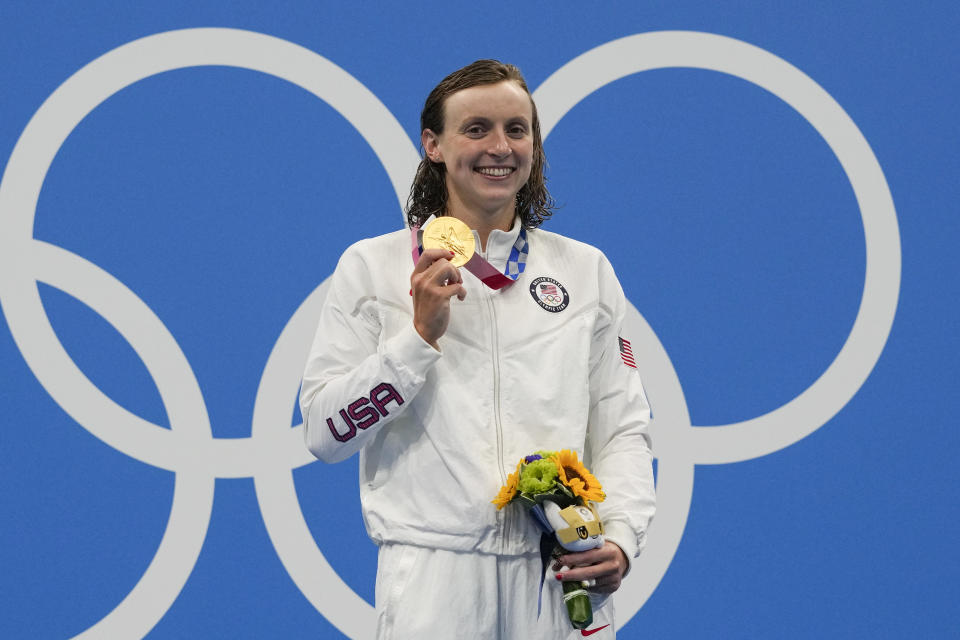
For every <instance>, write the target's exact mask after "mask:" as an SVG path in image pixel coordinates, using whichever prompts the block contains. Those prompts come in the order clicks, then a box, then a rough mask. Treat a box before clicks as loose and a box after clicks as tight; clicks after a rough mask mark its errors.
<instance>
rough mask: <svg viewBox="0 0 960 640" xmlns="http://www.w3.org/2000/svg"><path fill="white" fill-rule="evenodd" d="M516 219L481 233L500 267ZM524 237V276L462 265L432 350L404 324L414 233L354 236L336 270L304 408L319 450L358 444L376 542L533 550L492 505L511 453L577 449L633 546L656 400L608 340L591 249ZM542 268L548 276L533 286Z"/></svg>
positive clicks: (520, 528)
mask: <svg viewBox="0 0 960 640" xmlns="http://www.w3.org/2000/svg"><path fill="white" fill-rule="evenodd" d="M519 230H520V225H519V222H517V223H515V224H514V228H513V229H512V230H511V231H509V232H504V231H493V232H492V233H491V234H490V237H489V239H488V242H487V244H488V246H487V255H486V257H487V259H488V260H489V261H490V262H491V263H492V264H493V265H494V266H495V267H497V268H498V269H501V270H502V269H503V268H504V266H505V263H506V260H507V256H508V255H509V252H510V248H511V247H512V245H513V243H514V241H515V240H516V237H517V234H518V233H519ZM528 241H529V244H530V252H529V257H528V259H527V263H526V269H525V272H524V273H523V274H521V275H520V277H519V279H518V280H517V282H516V283H514V284H512V285H510V286H508V287H506V288H504V289H501V290H499V291H494V290H491V289H489V288H487V287H486V286H485V285H483V284H482V283H481V282H480V281H479V280H478V279H477V278H475V277H474V276H473V275H472V274H470V273H468V272H467V271H465V270H464V271H463V280H464V287H465V288H466V290H467V297H466V299H465V300H463V301H459V300H457V299H456V298H453V299H452V300H451V311H450V325H449V328H448V329H447V332H446V333H445V334H444V335H443V336H442V337H441V338H440V340H439V345H440V348H441V351H439V352H438V351H436V350H435V349H433V348H432V347H431V346H430V345H429V344H427V343H426V342H424V340H423V339H422V338H421V337H420V335H419V334H418V333H417V332H416V330H415V329H414V328H413V305H412V300H411V297H410V294H409V290H410V273H411V272H412V270H413V261H412V258H411V252H410V246H411V244H410V232H409V231H407V230H402V231H397V232H394V233H390V234H387V235H384V236H380V237H377V238H372V239H368V240H363V241H361V242H358V243H356V244H354V245H353V246H351V247H350V248H349V249H347V251H346V252H345V253H344V254H343V256H342V257H341V259H340V262H339V264H338V265H337V269H336V271H335V272H334V275H333V279H332V283H331V286H330V289H329V292H328V294H327V299H326V303H325V306H324V309H323V312H322V314H321V318H320V325H319V327H318V329H317V334H316V338H315V340H314V343H313V347H312V349H311V352H310V356H309V358H308V361H307V366H306V371H305V373H304V376H303V387H302V390H301V393H300V407H301V412H302V414H303V418H304V434H305V438H306V444H307V447H308V448H309V449H310V451H311V452H313V454H314V455H316V456H317V457H318V458H320V459H321V460H324V461H326V462H338V461H340V460H343V459H345V458H347V457H349V456H351V455H353V454H354V453H355V452H357V451H359V452H360V498H361V502H362V508H363V517H364V522H365V524H366V528H367V532H368V534H369V535H370V537H371V539H373V541H374V542H376V543H377V544H380V543H383V542H398V543H403V544H414V545H420V546H428V547H436V548H442V549H450V550H457V551H479V552H483V553H499V554H511V555H513V554H521V553H536V552H537V550H538V543H539V539H540V536H539V531H538V530H537V529H536V527H535V525H534V524H533V521H532V520H533V519H532V518H531V517H530V516H529V515H528V514H527V513H524V510H523V509H522V508H521V507H519V506H517V505H508V506H507V507H506V508H504V509H502V510H500V511H497V509H496V507H495V506H494V505H493V504H491V502H490V501H491V500H492V499H493V498H494V496H496V495H497V491H498V490H499V488H500V487H501V485H503V484H505V483H506V480H507V474H509V473H511V472H513V471H514V468H515V467H516V464H517V461H518V460H519V459H520V458H521V457H523V456H525V455H528V454H530V453H533V452H534V451H536V450H540V449H550V450H560V449H574V450H576V451H578V452H580V454H581V456H582V458H583V459H584V461H585V463H586V465H587V466H588V468H589V469H590V470H591V471H592V472H593V474H594V475H595V476H596V477H597V479H598V480H599V481H600V483H601V484H602V485H603V488H604V491H605V493H606V494H607V499H606V501H604V502H602V503H600V504H599V505H598V510H599V512H600V515H601V517H602V518H603V521H604V525H605V528H606V537H607V538H608V539H609V540H611V541H613V542H615V543H616V544H617V545H619V546H620V547H621V548H622V549H623V550H624V552H625V554H626V556H627V558H632V557H635V556H636V555H638V554H639V552H640V549H641V548H642V547H643V543H644V536H645V531H646V528H647V525H648V523H649V521H650V519H651V518H652V517H653V512H654V486H653V473H652V468H651V462H652V458H651V453H650V440H649V436H648V435H647V423H648V421H649V416H650V411H649V406H648V404H647V400H646V397H645V395H644V392H643V388H642V386H641V383H640V377H639V375H638V373H637V370H636V369H635V368H633V367H631V366H628V365H627V364H626V363H625V361H624V359H623V357H622V355H621V346H620V343H619V342H618V334H619V330H620V324H621V321H622V319H623V315H624V307H625V300H624V296H623V291H622V290H621V288H620V284H619V282H618V281H617V278H616V276H615V275H614V273H613V269H612V267H611V266H610V263H609V262H608V261H607V259H606V257H605V256H604V255H603V254H602V253H601V252H600V251H598V250H597V249H595V248H593V247H590V246H588V245H585V244H583V243H580V242H576V241H574V240H570V239H568V238H564V237H562V236H559V235H557V234H554V233H550V232H547V231H543V230H531V231H528ZM477 247H478V250H479V247H480V244H479V241H478V242H477ZM543 277H546V278H549V279H552V281H551V280H541V281H540V284H537V285H536V286H532V285H534V283H535V281H536V280H537V278H543ZM550 285H553V286H550ZM541 294H543V295H544V296H545V297H546V299H547V300H548V303H546V304H545V305H544V304H541V303H540V302H538V296H539V295H541ZM550 296H552V297H550ZM563 297H565V298H566V300H567V303H566V305H564V304H563V302H562V301H561V298H563ZM549 309H553V310H552V311H551V310H549ZM557 309H562V310H559V311H558V310H557Z"/></svg>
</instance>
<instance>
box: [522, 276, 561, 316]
mask: <svg viewBox="0 0 960 640" xmlns="http://www.w3.org/2000/svg"><path fill="white" fill-rule="evenodd" d="M530 295H531V296H533V299H534V300H536V301H537V304H539V305H540V306H541V307H543V308H544V309H546V310H547V311H549V312H551V313H559V312H560V311H563V310H564V309H566V308H567V305H568V304H570V294H568V293H567V290H566V289H565V288H564V286H563V285H562V284H560V283H559V282H557V281H556V280H554V279H553V278H547V277H540V278H536V279H535V280H534V281H533V282H531V283H530Z"/></svg>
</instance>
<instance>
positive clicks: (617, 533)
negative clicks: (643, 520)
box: [603, 520, 640, 576]
mask: <svg viewBox="0 0 960 640" xmlns="http://www.w3.org/2000/svg"><path fill="white" fill-rule="evenodd" d="M603 538H604V540H609V541H610V542H612V543H614V544H615V545H617V546H618V547H620V549H621V550H622V551H623V555H625V556H626V557H627V570H626V571H624V573H623V575H624V576H626V575H627V574H628V573H630V568H631V567H633V559H634V558H636V557H637V556H639V555H640V545H639V544H638V541H637V534H636V533H635V532H634V531H633V528H632V527H630V526H629V525H628V524H626V523H624V522H621V521H619V520H612V521H610V522H604V523H603Z"/></svg>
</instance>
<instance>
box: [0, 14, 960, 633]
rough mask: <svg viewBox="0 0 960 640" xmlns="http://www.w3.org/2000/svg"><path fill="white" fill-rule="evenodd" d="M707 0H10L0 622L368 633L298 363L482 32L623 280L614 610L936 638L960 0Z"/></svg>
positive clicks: (947, 614)
mask: <svg viewBox="0 0 960 640" xmlns="http://www.w3.org/2000/svg"><path fill="white" fill-rule="evenodd" d="M719 4H720V3H707V2H689V3H672V4H671V6H669V7H668V6H662V5H655V4H652V3H633V4H629V5H626V4H624V5H619V4H615V3H580V4H576V5H574V4H569V5H562V4H558V3H549V4H548V3H529V4H525V5H521V6H508V7H491V6H489V5H481V6H466V5H465V6H463V7H458V8H453V7H451V6H450V5H449V3H436V2H426V3H419V4H418V7H417V8H415V9H409V8H399V7H383V6H380V5H375V4H369V5H368V4H363V3H360V4H355V5H351V6H350V7H346V6H339V5H333V4H330V5H325V4H322V3H314V2H305V1H299V0H292V1H290V2H285V3H281V4H280V6H279V7H270V6H268V5H267V4H266V3H262V4H259V3H251V2H238V3H230V4H229V5H228V4H227V3H223V6H217V4H207V5H206V6H204V5H201V6H194V4H192V3H183V2H171V3H164V4H163V5H162V6H151V7H149V8H147V7H143V8H134V7H131V6H128V3H122V2H104V1H99V0H95V1H93V2H88V3H83V4H82V5H81V4H79V3H77V4H76V5H72V4H69V3H48V4H44V5H38V6H36V7H34V6H31V7H29V8H28V7H27V6H26V4H25V3H23V4H22V3H12V2H5V3H3V4H2V5H0V36H2V37H0V60H2V63H3V64H2V65H0V88H2V92H0V167H2V169H3V178H2V183H0V304H2V309H3V315H2V316H0V318H2V319H0V363H2V376H3V377H2V387H0V412H2V414H0V415H2V427H3V428H2V431H0V433H2V436H0V438H2V439H0V443H2V448H0V453H2V460H3V462H2V481H3V482H2V489H0V492H2V493H0V495H2V498H3V502H2V505H3V518H4V519H3V526H2V527H0V542H2V544H0V558H2V561H0V567H2V570H0V589H2V591H0V612H2V615H0V637H3V638H70V637H83V638H109V639H125V638H141V637H150V638H281V637H282V638H317V637H320V638H327V637H330V638H336V637H353V638H367V637H370V636H371V634H372V630H373V628H374V618H373V613H372V602H373V585H374V576H375V568H376V549H375V547H374V546H373V545H372V544H371V543H370V542H369V540H368V539H367V538H366V535H365V533H364V530H363V525H362V522H361V520H360V512H359V505H358V495H357V487H356V476H357V467H356V459H353V460H350V461H347V462H344V463H341V464H339V465H334V466H324V465H322V464H321V463H319V462H313V461H312V458H311V457H310V456H309V454H308V453H307V452H306V451H305V450H304V448H303V444H302V434H301V429H302V427H300V422H301V419H300V416H299V413H298V412H297V410H296V408H295V401H296V396H297V391H298V385H299V375H300V373H301V370H302V366H303V361H304V358H305V356H306V349H307V348H308V346H309V342H310V339H311V337H312V333H313V329H314V324H315V322H316V318H317V314H318V310H319V308H320V305H321V304H322V301H323V297H324V294H325V282H326V280H327V278H328V276H329V275H330V274H331V273H332V270H333V268H334V265H335V264H336V260H337V258H338V257H339V255H340V253H341V252H342V251H343V249H345V248H346V247H347V246H348V245H349V244H351V243H352V242H354V241H355V240H357V239H359V238H360V237H363V236H370V235H376V234H380V233H385V232H388V231H391V230H394V229H397V228H399V227H400V226H402V224H403V220H402V215H401V202H402V201H403V200H405V197H406V192H407V189H408V187H409V183H410V178H411V176H412V172H413V168H414V167H415V165H416V161H417V158H418V149H417V142H418V140H419V132H418V130H417V128H418V117H419V110H420V107H421V105H422V101H423V99H424V97H425V96H426V94H427V92H428V91H429V90H430V89H431V88H432V87H433V86H434V85H435V84H436V82H438V81H439V80H440V78H442V77H443V76H444V75H445V74H446V73H448V72H449V71H451V70H453V69H455V68H457V67H459V66H462V65H463V64H466V63H467V62H470V61H471V60H474V59H476V58H481V57H496V58H500V59H503V60H507V61H510V62H514V63H516V64H518V65H519V66H520V67H521V68H522V69H523V70H524V72H525V74H526V76H527V79H528V82H529V84H530V87H531V89H532V90H534V92H535V98H536V100H537V103H538V106H539V108H540V113H541V119H542V123H543V125H542V126H543V133H544V135H545V147H546V151H547V157H548V160H549V163H550V168H549V180H550V182H549V184H550V187H551V190H552V192H553V194H554V196H555V197H556V198H557V199H558V200H559V201H560V203H562V208H561V209H560V210H559V211H558V213H557V214H556V215H555V217H554V219H552V220H550V221H549V222H548V223H547V224H546V225H545V228H547V229H550V230H554V231H557V232H560V233H564V234H566V235H570V236H572V237H576V238H578V239H581V240H584V241H586V242H589V243H591V244H594V245H596V246H598V247H600V248H601V249H603V250H604V251H605V252H606V254H607V255H608V256H609V257H610V259H611V261H612V263H613V265H614V267H615V269H616V270H617V272H618V275H619V276H620V279H621V281H622V283H623V286H624V289H625V292H626V294H627V297H628V299H629V301H630V303H631V309H630V313H629V317H628V319H627V327H626V328H625V332H624V333H625V336H627V337H629V338H630V339H631V342H632V343H633V346H634V354H635V356H636V360H637V363H638V367H639V369H640V371H641V374H642V375H643V377H644V381H645V383H646V386H647V390H648V392H649V396H650V400H651V403H652V405H653V410H654V415H655V420H654V424H653V432H654V439H655V443H654V444H655V453H656V455H657V486H658V497H659V511H658V515H657V518H656V520H655V522H654V525H653V527H652V529H651V531H650V535H649V543H648V548H647V550H646V552H645V553H644V555H643V556H642V557H641V559H640V560H639V561H638V562H637V563H636V565H635V568H634V571H633V572H632V573H631V575H630V577H629V579H628V581H627V582H626V583H625V585H624V587H623V588H622V589H621V591H620V592H619V593H618V594H617V596H616V597H617V606H618V613H619V618H620V620H619V637H623V638H641V637H662V638H691V637H869V638H875V637H891V638H892V637H905V636H908V637H950V636H953V634H955V633H956V622H955V618H956V615H955V600H956V597H957V596H958V595H960V594H958V591H960V589H958V586H957V585H958V577H960V575H958V574H960V571H958V569H960V567H958V554H957V553H956V551H955V547H954V545H953V544H952V538H953V535H952V530H953V529H954V528H955V525H956V523H957V522H958V521H960V513H958V511H960V510H958V504H957V497H956V493H957V486H958V480H960V477H958V476H960V474H958V471H957V467H958V465H957V463H956V459H957V456H958V454H960V450H958V449H960V447H958V444H960V442H958V440H960V439H958V436H957V428H956V420H955V418H954V416H955V414H956V413H957V409H958V405H960V403H958V401H957V395H958V393H957V391H956V383H957V374H958V367H957V364H956V360H957V352H958V346H960V345H958V339H957V333H958V330H957V320H956V317H957V314H958V311H960V305H958V303H957V299H958V293H960V292H958V286H957V276H956V274H957V270H958V260H957V257H956V253H957V252H956V249H955V248H954V247H955V245H956V243H957V237H958V231H960V223H958V221H957V220H958V216H957V210H956V202H957V201H958V197H960V193H958V191H960V190H958V188H957V182H958V180H957V175H958V170H960V163H958V161H957V153H956V150H957V145H958V141H960V135H958V133H960V126H958V124H957V122H958V118H957V117H956V106H955V105H956V104H957V101H958V98H960V90H958V87H957V83H956V79H955V76H956V69H957V67H958V63H960V54H958V49H957V47H956V45H955V34H956V33H957V31H958V28H960V19H958V18H960V17H958V10H957V9H956V8H955V6H954V5H953V4H951V3H947V2H927V3H919V5H918V6H915V7H911V8H908V7H907V6H906V4H900V3H874V2H860V1H856V2H849V3H828V2H813V3H803V4H801V5H799V6H798V7H797V8H783V7H776V8H775V7H774V6H773V5H771V4H770V3H763V2H750V1H748V2H744V3H737V4H736V5H735V6H730V7H724V6H718V5H719ZM455 635H456V632H455V630H451V637H455Z"/></svg>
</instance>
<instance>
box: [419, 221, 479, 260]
mask: <svg viewBox="0 0 960 640" xmlns="http://www.w3.org/2000/svg"><path fill="white" fill-rule="evenodd" d="M475 246H476V245H475V243H474V240H473V231H471V230H470V227H468V226H467V225H466V224H464V223H463V222H461V221H460V220H458V219H457V218H454V217H452V216H440V217H439V218H434V219H433V220H431V221H430V224H428V225H427V226H425V227H424V228H423V248H424V249H444V250H446V251H452V252H453V257H452V258H450V262H452V263H453V266H455V267H462V266H463V265H465V264H467V261H468V260H470V258H472V257H473V251H474V247H475Z"/></svg>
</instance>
